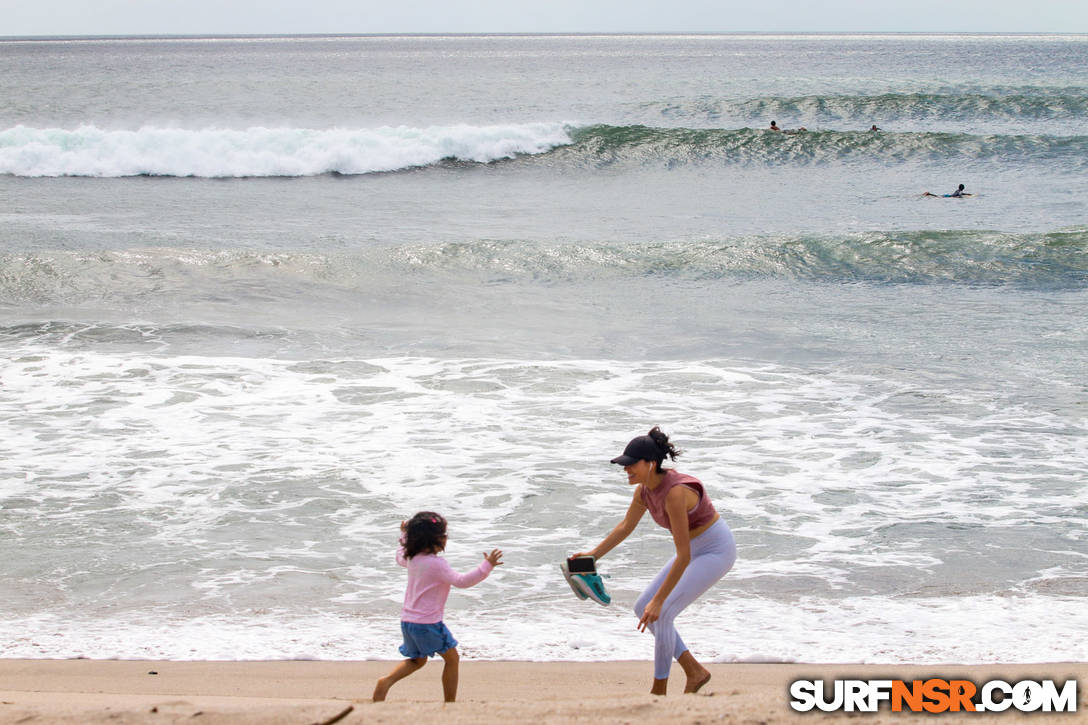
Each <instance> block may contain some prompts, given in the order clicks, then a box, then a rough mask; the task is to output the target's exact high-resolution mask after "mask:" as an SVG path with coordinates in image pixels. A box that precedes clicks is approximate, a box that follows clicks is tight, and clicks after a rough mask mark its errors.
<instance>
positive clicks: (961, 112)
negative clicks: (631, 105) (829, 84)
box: [642, 87, 1088, 128]
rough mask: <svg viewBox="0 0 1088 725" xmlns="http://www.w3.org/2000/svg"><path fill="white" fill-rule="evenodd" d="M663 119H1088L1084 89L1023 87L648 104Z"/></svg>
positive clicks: (859, 121) (869, 121) (855, 121)
mask: <svg viewBox="0 0 1088 725" xmlns="http://www.w3.org/2000/svg"><path fill="white" fill-rule="evenodd" d="M642 110H643V111H647V112H650V113H659V114H660V115H661V117H662V118H666V119H675V120H681V121H682V120H686V119H692V118H702V119H706V120H708V121H711V122H713V121H716V120H720V119H726V118H732V119H749V121H756V120H758V121H759V125H760V126H762V125H764V120H763V119H770V118H778V119H785V118H803V119H806V123H825V124H826V123H836V122H847V123H851V124H857V125H859V127H860V128H868V127H869V125H870V124H872V123H873V122H874V121H875V122H876V123H877V124H878V125H881V124H888V123H893V122H897V121H899V122H901V121H906V120H910V121H947V122H949V123H956V124H961V123H965V122H970V123H979V122H984V123H986V124H993V123H1001V122H1006V123H1007V122H1016V123H1022V122H1039V121H1053V122H1055V123H1056V124H1058V127H1059V128H1061V127H1063V126H1065V125H1067V124H1068V123H1069V122H1070V121H1074V120H1079V121H1083V120H1085V119H1088V94H1086V93H1085V92H1084V89H1083V88H1079V87H1071V88H1039V87H1022V88H1021V87H1017V88H1001V89H984V90H979V91H973V90H972V91H965V92H940V93H878V94H872V95H866V94H837V95H836V94H833V95H817V94H811V95H800V96H767V97H762V98H745V99H729V98H711V97H704V98H692V99H685V100H683V101H660V102H651V103H646V104H643V105H642Z"/></svg>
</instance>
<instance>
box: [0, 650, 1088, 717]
mask: <svg viewBox="0 0 1088 725" xmlns="http://www.w3.org/2000/svg"><path fill="white" fill-rule="evenodd" d="M393 664H394V661H392V660H389V661H380V660H368V661H354V662H353V661H316V660H287V661H175V660H88V659H77V660H26V659H19V660H0V723H3V724H6V723H13V724H14V723H35V724H38V723H70V722H80V723H106V722H109V723H120V724H122V725H124V724H127V723H175V722H192V723H201V725H204V724H206V723H214V724H219V723H223V724H226V723H231V724H234V723H242V724H245V723H254V724H256V723H272V724H276V723H285V724H286V723H292V724H300V723H330V724H331V723H332V722H341V723H347V724H351V723H355V724H358V723H370V722H381V723H389V724H392V725H396V724H400V723H403V724H405V725H409V724H411V725H419V723H421V722H431V721H434V720H435V719H437V718H441V719H443V720H445V721H448V722H450V723H453V724H454V725H458V724H464V725H468V724H469V723H481V722H483V723H486V722H504V723H510V722H515V723H516V722H533V723H568V722H575V723H633V722H638V723H640V724H641V723H661V724H662V725H664V724H665V723H670V724H671V723H691V724H692V725H694V723H697V722H701V723H706V722H710V721H713V722H727V723H729V722H736V723H760V722H762V723H765V724H767V725H769V724H770V723H787V722H794V721H796V719H797V718H799V717H801V718H804V717H822V718H832V719H836V720H837V719H840V718H857V717H859V716H860V717H863V718H864V719H865V722H867V723H870V722H871V723H885V722H893V721H895V722H898V721H901V719H902V718H903V717H907V718H910V717H911V715H912V714H913V713H894V712H890V711H889V709H888V707H887V705H885V706H884V707H882V708H881V710H880V711H879V712H876V713H846V712H835V713H821V714H815V713H807V714H806V713H798V712H794V711H793V710H792V709H791V708H790V706H789V699H790V696H789V683H790V682H792V681H793V680H796V679H824V680H830V679H901V680H912V679H928V678H931V677H941V678H959V679H967V680H971V681H972V682H975V683H982V682H985V681H988V680H991V679H1002V680H1005V681H1008V682H1016V681H1018V680H1025V679H1032V680H1041V679H1052V680H1056V681H1059V682H1060V681H1065V680H1069V679H1076V680H1077V681H1078V693H1077V698H1078V703H1077V713H1074V714H1069V713H1052V714H1049V715H1048V714H1047V713H1023V714H1021V713H1017V712H1013V711H1010V712H1005V713H995V714H988V713H944V714H942V722H943V721H945V720H950V721H953V722H956V721H959V720H961V719H966V720H967V721H968V722H972V723H981V722H990V721H993V722H1001V723H1014V722H1019V721H1020V720H1021V719H1023V720H1024V721H1032V722H1038V721H1040V719H1042V720H1044V721H1045V720H1048V719H1049V717H1064V718H1066V719H1065V720H1064V722H1068V723H1072V722H1076V721H1083V718H1085V714H1084V713H1086V712H1088V693H1086V692H1085V690H1086V689H1088V663H1083V662H1081V663H1076V662H1058V663H1040V664H1028V663H1022V664H982V665H978V664H976V665H960V664H951V665H874V664H864V665H863V664H854V665H852V664H833V665H831V664H818V663H812V664H805V663H802V664H797V663H791V664H708V665H706V666H707V669H709V670H710V671H711V674H712V679H711V681H710V682H709V683H708V684H707V686H706V687H705V688H703V690H701V691H700V692H699V693H698V694H695V695H684V694H682V690H683V673H682V671H680V669H679V667H674V669H673V677H672V679H671V681H670V685H671V687H670V694H669V695H668V696H666V697H654V696H651V695H650V694H649V692H648V690H649V685H650V680H651V677H652V663H651V662H649V661H613V662H525V661H495V660H491V661H475V660H462V661H461V666H460V688H459V691H458V701H457V702H456V703H450V704H445V703H443V702H442V701H441V699H442V698H441V693H442V688H441V683H440V679H439V678H440V676H441V673H442V663H441V661H440V660H431V661H430V662H429V663H428V665H427V666H426V667H424V668H423V669H422V670H421V671H420V672H418V673H417V674H414V675H412V676H410V677H408V678H407V679H405V680H402V681H401V682H399V683H397V684H396V685H395V686H394V687H393V689H392V690H391V691H390V693H389V697H388V699H387V700H386V701H385V702H383V703H372V702H370V695H371V692H372V691H373V687H374V683H375V681H376V680H377V678H378V677H380V676H382V675H385V674H387V673H388V671H389V670H390V669H391V668H392V666H393ZM916 716H917V715H916ZM927 717H928V715H927Z"/></svg>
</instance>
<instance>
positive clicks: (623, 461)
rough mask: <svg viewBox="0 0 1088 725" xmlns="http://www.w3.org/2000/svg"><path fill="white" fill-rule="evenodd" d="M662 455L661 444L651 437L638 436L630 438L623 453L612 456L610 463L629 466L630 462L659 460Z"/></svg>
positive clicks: (663, 455)
mask: <svg viewBox="0 0 1088 725" xmlns="http://www.w3.org/2000/svg"><path fill="white" fill-rule="evenodd" d="M664 457H665V453H664V451H662V450H661V446H659V445H657V443H656V442H655V441H654V439H653V438H651V437H650V436H638V437H637V438H632V439H631V442H630V443H628V444H627V447H626V448H624V449H623V455H621V456H616V457H615V458H613V459H612V463H618V464H620V465H621V466H630V465H631V464H632V463H638V462H639V461H660V460H661V459H663V458H664Z"/></svg>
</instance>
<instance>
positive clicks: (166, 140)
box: [0, 123, 570, 178]
mask: <svg viewBox="0 0 1088 725" xmlns="http://www.w3.org/2000/svg"><path fill="white" fill-rule="evenodd" d="M569 141H570V137H569V136H568V134H567V131H566V127H565V126H564V124H562V123H528V124H520V125H519V124H510V125H495V126H467V125H459V126H431V127H426V128H411V127H407V126H398V127H381V128H371V129H327V130H313V129H299V128H263V127H253V128H247V129H243V130H227V129H203V130H189V129H180V128H157V127H144V128H140V129H138V130H135V131H117V130H112V131H111V130H103V129H99V128H97V127H95V126H80V127H79V128H76V129H73V130H66V129H60V128H29V127H26V126H16V127H14V128H9V129H7V130H4V131H0V174H11V175H14V176H31V177H35V176H93V177H122V176H195V177H209V178H221V177H255V176H313V175H318V174H328V173H339V174H366V173H373V172H380V171H395V170H399V169H407V168H413V167H419V166H428V165H431V164H435V163H438V162H440V161H442V160H445V159H452V160H457V161H470V162H490V161H495V160H498V159H506V158H512V157H514V156H517V155H519V154H538V153H541V152H544V151H547V150H548V149H551V148H553V147H555V146H557V145H560V144H565V143H569Z"/></svg>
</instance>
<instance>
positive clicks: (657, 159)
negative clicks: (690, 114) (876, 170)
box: [551, 125, 1088, 170]
mask: <svg viewBox="0 0 1088 725" xmlns="http://www.w3.org/2000/svg"><path fill="white" fill-rule="evenodd" d="M571 137H572V139H573V142H574V143H573V144H571V145H568V146H564V147H560V148H558V149H556V150H555V151H553V152H552V154H551V155H553V156H559V157H560V158H564V159H566V160H567V161H568V162H569V163H572V164H578V165H585V166H595V167H599V166H609V165H615V164H621V165H622V164H637V165H643V166H653V165H660V166H666V167H672V166H675V165H677V164H689V163H707V162H710V163H724V164H819V163H831V162H837V163H844V162H845V163H849V162H855V161H864V162H873V161H881V162H884V163H902V162H909V161H935V160H936V161H940V160H951V159H955V160H959V161H964V160H968V161H973V160H989V159H1001V160H1003V161H1006V162H1007V161H1008V160H1010V159H1013V158H1016V159H1022V160H1026V161H1035V162H1039V161H1042V162H1046V161H1049V160H1061V162H1062V164H1063V166H1064V167H1065V168H1067V169H1069V170H1073V169H1083V168H1086V167H1088V136H1047V135H1002V134H994V135H975V134H966V133H932V132H921V133H919V132H912V133H883V132H882V133H870V132H868V131H826V130H819V129H809V130H808V131H806V132H804V133H800V132H798V133H775V132H773V131H768V130H765V129H751V128H742V129H715V128H711V129H693V128H660V127H655V126H641V125H634V126H610V125H596V126H586V127H582V128H578V129H575V130H574V131H573V132H572V133H571Z"/></svg>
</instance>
